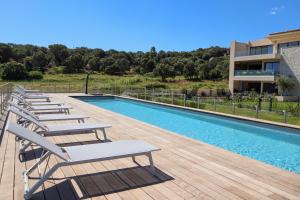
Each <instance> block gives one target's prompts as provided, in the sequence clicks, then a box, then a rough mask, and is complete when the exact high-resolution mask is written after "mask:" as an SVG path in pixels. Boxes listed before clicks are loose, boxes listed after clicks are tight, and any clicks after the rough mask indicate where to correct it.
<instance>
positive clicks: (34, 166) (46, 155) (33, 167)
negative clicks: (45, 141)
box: [25, 152, 50, 176]
mask: <svg viewBox="0 0 300 200" xmlns="http://www.w3.org/2000/svg"><path fill="white" fill-rule="evenodd" d="M48 156H50V153H49V152H47V153H46V154H45V155H43V156H42V157H41V158H40V159H39V161H37V162H36V163H35V164H34V165H32V166H31V167H30V168H29V169H28V170H27V171H26V172H25V173H26V174H27V176H28V175H29V174H31V172H32V171H33V170H34V169H35V168H37V167H38V165H39V164H41V163H42V162H43V161H44V160H45V159H46V158H47V157H48Z"/></svg>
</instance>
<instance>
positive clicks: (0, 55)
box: [0, 44, 13, 63]
mask: <svg viewBox="0 0 300 200" xmlns="http://www.w3.org/2000/svg"><path fill="white" fill-rule="evenodd" d="M12 55H13V54H12V49H11V47H10V46H8V45H6V44H0V63H5V62H8V61H9V59H10V58H11V57H12Z"/></svg>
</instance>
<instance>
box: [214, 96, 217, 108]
mask: <svg viewBox="0 0 300 200" xmlns="http://www.w3.org/2000/svg"><path fill="white" fill-rule="evenodd" d="M214 109H215V111H216V110H217V104H216V98H214Z"/></svg>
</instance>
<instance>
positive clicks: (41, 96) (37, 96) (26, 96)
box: [15, 89, 50, 101]
mask: <svg viewBox="0 0 300 200" xmlns="http://www.w3.org/2000/svg"><path fill="white" fill-rule="evenodd" d="M15 92H16V93H18V94H20V96H21V97H23V98H24V99H43V100H46V101H50V97H49V96H47V95H44V94H30V93H29V94H27V93H25V92H24V91H22V90H20V89H16V90H15Z"/></svg>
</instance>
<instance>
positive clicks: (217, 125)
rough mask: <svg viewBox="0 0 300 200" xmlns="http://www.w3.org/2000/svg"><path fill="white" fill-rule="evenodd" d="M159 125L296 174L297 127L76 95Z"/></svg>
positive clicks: (299, 164) (299, 167)
mask: <svg viewBox="0 0 300 200" xmlns="http://www.w3.org/2000/svg"><path fill="white" fill-rule="evenodd" d="M76 98H77V99H80V100H82V101H84V102H88V103H90V104H93V105H96V106H98V107H101V108H104V109H107V110H110V111H113V112H116V113H120V114H123V115H126V116H129V117H131V118H134V119H137V120H140V121H143V122H146V123H149V124H152V125H155V126H158V127H160V128H163V129H166V130H169V131H172V132H175V133H178V134H180V135H184V136H187V137H190V138H193V139H196V140H200V141H203V142H206V143H209V144H212V145H215V146H218V147H221V148H223V149H226V150H229V151H232V152H235V153H238V154H240V155H243V156H247V157H250V158H253V159H256V160H259V161H262V162H265V163H268V164H271V165H274V166H277V167H280V168H283V169H286V170H289V171H293V172H296V173H300V130H299V131H298V130H292V129H288V128H281V127H278V126H272V125H264V124H261V123H255V122H250V121H243V120H237V119H233V118H229V117H221V116H217V115H212V114H206V113H201V112H195V111H190V110H186V109H180V108H174V107H169V106H163V105H157V104H153V103H146V102H141V101H134V100H129V99H123V98H114V97H76Z"/></svg>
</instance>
